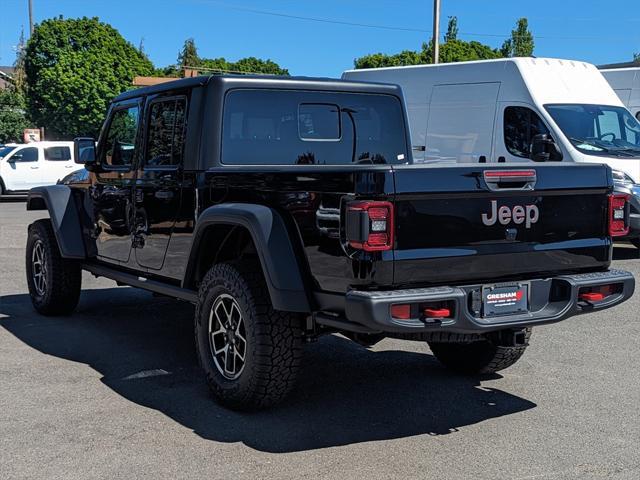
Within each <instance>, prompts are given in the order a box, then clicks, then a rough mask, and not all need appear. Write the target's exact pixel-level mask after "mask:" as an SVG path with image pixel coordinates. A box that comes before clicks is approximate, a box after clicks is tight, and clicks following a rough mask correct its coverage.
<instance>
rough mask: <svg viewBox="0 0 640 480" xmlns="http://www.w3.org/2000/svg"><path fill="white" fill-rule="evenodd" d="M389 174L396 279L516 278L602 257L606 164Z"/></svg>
mask: <svg viewBox="0 0 640 480" xmlns="http://www.w3.org/2000/svg"><path fill="white" fill-rule="evenodd" d="M514 171H516V172H520V173H518V174H516V175H517V176H513V177H512V176H510V175H513V173H506V174H505V173H504V172H514ZM394 177H395V188H396V198H395V211H396V242H395V250H394V260H395V262H394V283H395V284H396V285H403V284H406V285H410V284H418V283H420V284H443V283H449V284H450V283H456V282H468V281H470V280H486V281H492V280H498V279H508V278H515V277H518V278H521V279H522V278H524V277H526V276H530V277H531V276H534V274H535V276H544V275H545V274H550V273H558V272H580V271H585V270H594V269H599V268H604V267H606V266H608V265H609V263H610V255H611V239H610V237H609V236H608V217H607V215H608V193H609V192H610V191H611V188H612V185H613V183H612V180H611V174H610V172H609V170H608V168H607V167H606V166H604V165H593V164H554V165H547V164H545V165H539V164H525V165H524V166H523V164H518V165H513V164H502V165H499V166H498V165H496V166H487V165H480V164H474V165H471V164H467V165H459V166H446V167H445V166H438V165H402V166H394Z"/></svg>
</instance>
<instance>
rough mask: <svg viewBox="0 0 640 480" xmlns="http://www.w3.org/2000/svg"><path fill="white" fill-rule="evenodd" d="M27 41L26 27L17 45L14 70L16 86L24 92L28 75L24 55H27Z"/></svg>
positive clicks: (19, 90) (21, 32)
mask: <svg viewBox="0 0 640 480" xmlns="http://www.w3.org/2000/svg"><path fill="white" fill-rule="evenodd" d="M25 48H26V42H25V39H24V28H22V30H21V31H20V39H19V40H18V45H17V46H16V60H15V62H14V63H13V66H14V68H15V70H14V72H13V83H14V85H15V86H16V88H17V90H18V92H20V93H21V94H22V93H24V90H25V88H26V84H25V81H26V75H25V71H24V55H25Z"/></svg>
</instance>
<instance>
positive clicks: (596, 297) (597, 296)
mask: <svg viewBox="0 0 640 480" xmlns="http://www.w3.org/2000/svg"><path fill="white" fill-rule="evenodd" d="M578 297H579V298H580V300H585V301H587V302H599V301H600V300H602V299H604V294H603V293H599V292H587V293H581V294H580V295H578Z"/></svg>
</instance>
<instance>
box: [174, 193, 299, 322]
mask: <svg viewBox="0 0 640 480" xmlns="http://www.w3.org/2000/svg"><path fill="white" fill-rule="evenodd" d="M215 224H225V225H237V226H241V227H244V228H246V229H247V231H248V232H249V234H250V235H251V238H252V239H253V243H254V245H255V247H256V251H257V253H258V257H259V258H260V264H261V265H262V271H263V272H264V277H265V281H266V283H267V287H268V289H269V294H270V296H271V302H272V304H273V308H275V309H276V310H282V311H287V312H306V313H308V312H311V307H310V302H309V297H308V295H307V292H306V289H305V286H304V282H303V278H302V269H301V265H300V262H299V261H298V259H297V257H296V254H295V250H294V248H293V244H292V242H291V238H290V236H289V232H288V230H287V227H286V225H285V222H284V220H283V218H282V216H281V215H280V214H279V213H278V212H276V211H275V210H273V209H271V208H269V207H266V206H264V205H256V204H247V203H226V204H221V205H214V206H212V207H209V208H207V209H206V210H204V211H203V212H202V213H201V214H200V216H199V217H198V221H197V223H196V228H195V231H194V233H193V241H192V245H191V253H190V255H189V262H188V264H187V269H186V272H185V277H184V281H183V286H188V285H189V284H190V283H191V279H192V276H193V274H194V271H195V267H196V265H195V263H196V262H197V258H198V251H199V249H200V248H206V247H207V246H206V245H201V240H202V238H203V237H204V233H205V230H206V229H207V228H209V227H211V226H212V225H215Z"/></svg>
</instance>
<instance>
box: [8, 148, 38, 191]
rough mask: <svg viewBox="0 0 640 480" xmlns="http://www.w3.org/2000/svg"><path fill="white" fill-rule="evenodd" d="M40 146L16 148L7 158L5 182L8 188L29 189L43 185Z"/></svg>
mask: <svg viewBox="0 0 640 480" xmlns="http://www.w3.org/2000/svg"><path fill="white" fill-rule="evenodd" d="M41 156H42V155H41V154H40V148H39V147H36V146H33V147H31V146H27V147H24V148H20V149H16V150H14V151H13V152H12V153H11V155H9V156H8V157H7V158H5V159H4V160H3V161H4V162H6V167H5V168H6V171H5V172H4V175H3V176H4V179H3V181H4V184H5V187H6V188H7V190H14V191H20V190H29V189H30V188H33V187H38V186H40V185H42V161H41Z"/></svg>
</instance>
